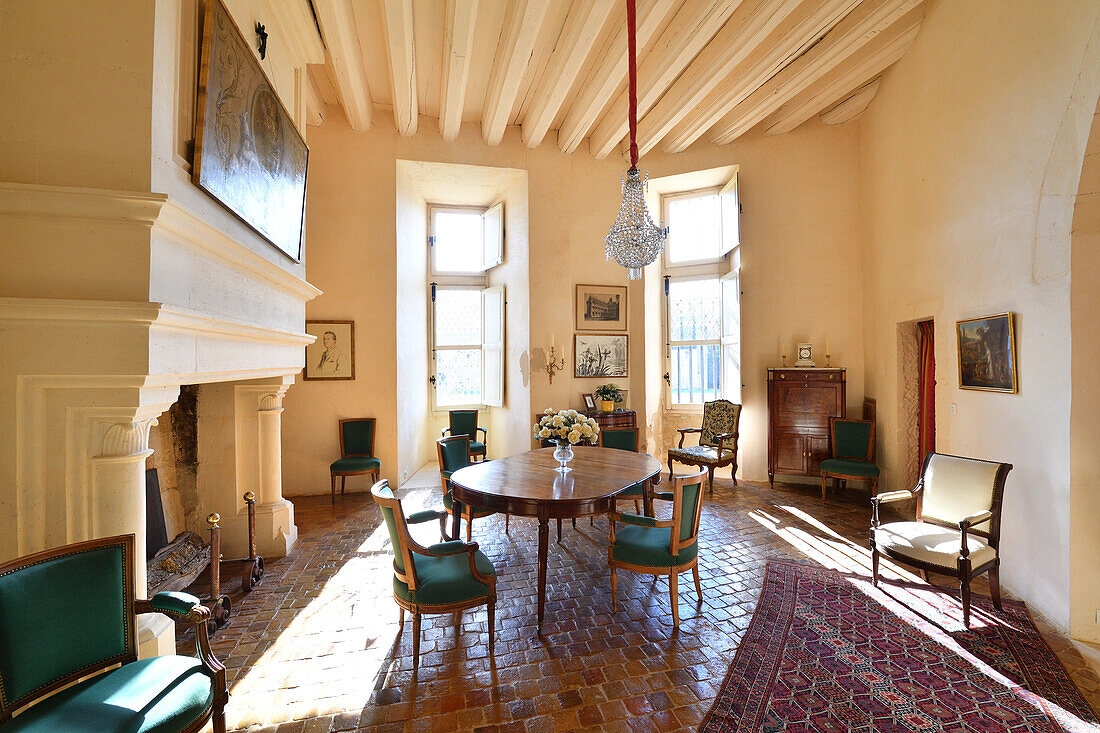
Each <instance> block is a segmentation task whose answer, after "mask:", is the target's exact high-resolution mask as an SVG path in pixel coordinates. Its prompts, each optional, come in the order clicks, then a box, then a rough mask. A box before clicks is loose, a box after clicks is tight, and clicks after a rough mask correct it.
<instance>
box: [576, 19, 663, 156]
mask: <svg viewBox="0 0 1100 733" xmlns="http://www.w3.org/2000/svg"><path fill="white" fill-rule="evenodd" d="M677 2H678V0H640V2H639V3H638V28H637V30H638V47H639V48H644V47H645V45H646V44H647V43H649V41H650V40H651V39H652V38H653V36H654V35H655V34H656V33H657V31H658V29H660V28H661V27H662V26H664V25H665V22H666V21H667V20H668V18H669V16H670V15H671V14H672V11H673V10H674V9H675V8H676V6H677ZM620 15H621V16H622V17H621V18H620V17H619V16H620ZM619 20H621V21H623V22H622V23H621V24H620V26H619V27H618V28H617V30H616V31H615V33H614V35H613V36H612V38H611V41H610V43H608V44H607V47H606V48H604V51H603V54H602V55H601V56H600V59H599V61H597V62H596V66H595V68H594V69H593V71H592V73H590V74H589V75H588V77H587V78H586V79H585V80H584V84H583V85H582V86H581V88H580V90H579V91H578V93H577V98H576V99H575V100H574V101H573V104H572V105H570V107H569V109H568V110H567V111H566V113H565V119H564V120H562V123H561V127H559V128H558V147H559V148H560V149H561V151H562V152H563V153H566V154H569V153H572V152H573V151H574V150H576V149H577V147H578V146H579V145H580V144H581V141H583V140H584V138H585V137H587V136H588V131H589V130H591V129H592V126H593V125H595V124H596V120H598V119H599V117H600V113H601V112H603V109H604V106H606V105H607V101H608V100H609V99H612V98H614V97H615V96H616V94H617V93H618V92H620V91H621V90H622V89H625V88H626V62H627V58H626V53H627V47H626V46H627V44H626V22H625V20H626V14H625V13H618V12H614V11H613V12H612V22H616V21H619Z"/></svg>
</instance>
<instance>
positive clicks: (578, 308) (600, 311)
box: [573, 283, 627, 332]
mask: <svg viewBox="0 0 1100 733" xmlns="http://www.w3.org/2000/svg"><path fill="white" fill-rule="evenodd" d="M626 296H627V288H626V286H625V285H588V284H584V283H582V284H578V285H577V287H576V295H575V297H574V309H573V310H574V313H573V315H574V319H575V320H576V324H577V330H578V331H624V332H625V331H626V320H627V308H626V306H627V302H626Z"/></svg>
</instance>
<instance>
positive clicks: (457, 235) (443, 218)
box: [432, 211, 482, 272]
mask: <svg viewBox="0 0 1100 733" xmlns="http://www.w3.org/2000/svg"><path fill="white" fill-rule="evenodd" d="M434 219H435V223H434V224H435V225H434V226H433V227H432V235H433V236H434V237H435V246H434V247H432V253H433V256H434V257H435V271H436V272H481V271H482V267H481V259H482V257H481V255H482V253H481V246H482V245H481V214H479V213H477V212H471V211H436V212H435V213H434Z"/></svg>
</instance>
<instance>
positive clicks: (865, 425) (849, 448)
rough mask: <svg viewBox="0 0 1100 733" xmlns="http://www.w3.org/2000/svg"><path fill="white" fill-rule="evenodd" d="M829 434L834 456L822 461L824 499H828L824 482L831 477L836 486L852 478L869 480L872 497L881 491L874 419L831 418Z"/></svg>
mask: <svg viewBox="0 0 1100 733" xmlns="http://www.w3.org/2000/svg"><path fill="white" fill-rule="evenodd" d="M829 437H830V442H831V444H832V447H833V455H832V457H831V458H826V459H825V460H824V461H822V462H821V498H822V499H824V498H825V481H826V479H829V478H831V479H832V480H833V488H834V489H836V488H839V487H840V486H842V485H843V484H844V483H846V482H847V481H848V480H849V479H851V480H854V481H866V482H867V483H868V484H870V486H871V496H875V495H876V494H878V466H876V465H875V421H874V420H849V419H848V418H843V417H831V418H829Z"/></svg>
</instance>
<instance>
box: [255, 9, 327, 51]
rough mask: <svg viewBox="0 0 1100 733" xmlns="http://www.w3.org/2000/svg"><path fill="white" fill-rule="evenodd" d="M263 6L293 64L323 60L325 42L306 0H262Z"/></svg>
mask: <svg viewBox="0 0 1100 733" xmlns="http://www.w3.org/2000/svg"><path fill="white" fill-rule="evenodd" d="M262 7H263V8H264V9H265V10H266V12H267V14H268V15H269V16H270V17H271V18H273V19H274V20H275V24H276V25H277V26H278V27H279V30H280V31H281V35H282V37H283V39H284V40H285V42H286V46H287V49H288V50H289V51H290V54H291V56H292V58H294V59H295V63H294V65H295V66H301V65H303V64H321V63H324V61H325V44H324V43H322V42H321V34H320V33H318V32H317V24H316V23H315V22H314V21H313V11H312V10H310V7H309V0H263V2H262ZM261 20H262V19H261Z"/></svg>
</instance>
